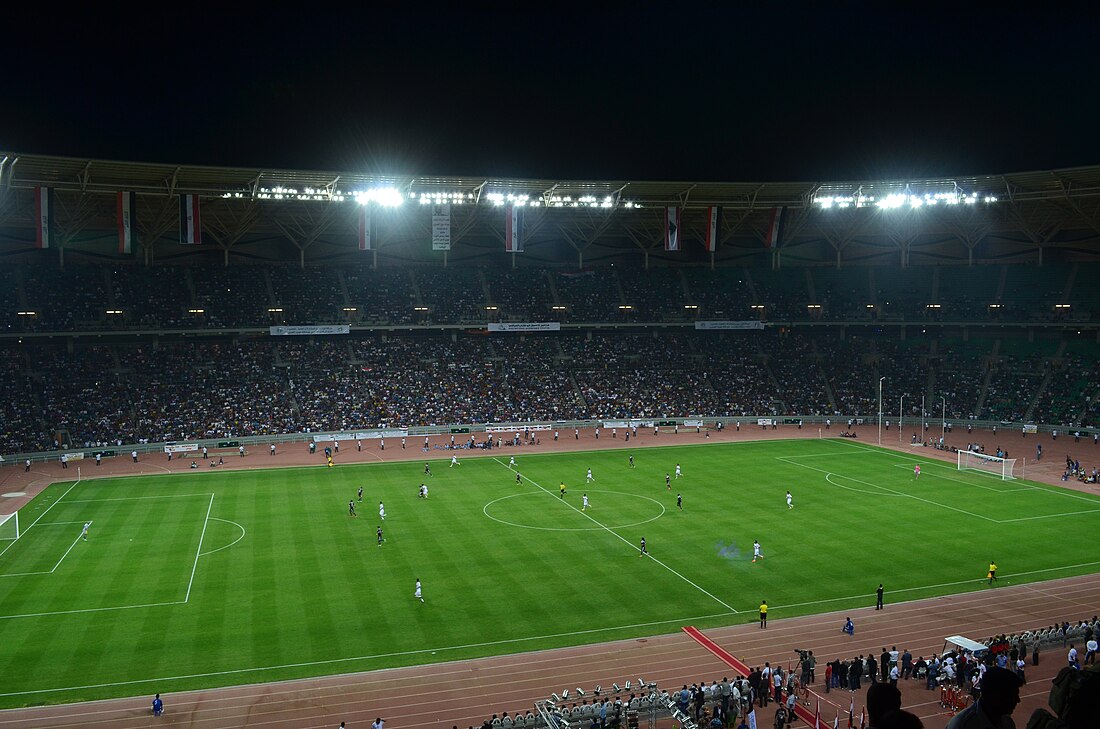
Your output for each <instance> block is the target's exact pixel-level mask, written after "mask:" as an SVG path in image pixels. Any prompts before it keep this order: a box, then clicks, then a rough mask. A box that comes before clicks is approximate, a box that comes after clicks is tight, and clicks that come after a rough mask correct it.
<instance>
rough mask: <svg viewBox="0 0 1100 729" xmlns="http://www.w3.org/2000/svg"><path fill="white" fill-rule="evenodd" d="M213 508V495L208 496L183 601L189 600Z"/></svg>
mask: <svg viewBox="0 0 1100 729" xmlns="http://www.w3.org/2000/svg"><path fill="white" fill-rule="evenodd" d="M213 508H214V494H210V503H209V504H208V505H207V507H206V518H205V519H203V520H202V534H200V535H199V546H198V548H197V549H196V550H195V563H194V564H193V565H191V579H189V580H188V581H187V594H186V595H184V596H183V601H184V602H187V601H188V600H190V599H191V585H193V584H194V583H195V570H196V569H198V566H199V557H201V556H202V540H203V538H204V537H205V536H206V526H207V525H208V524H209V523H210V510H211V509H213Z"/></svg>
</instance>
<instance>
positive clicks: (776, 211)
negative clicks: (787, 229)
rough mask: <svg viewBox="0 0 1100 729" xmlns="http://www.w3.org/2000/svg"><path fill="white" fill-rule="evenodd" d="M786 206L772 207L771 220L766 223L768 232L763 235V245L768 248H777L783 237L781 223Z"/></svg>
mask: <svg viewBox="0 0 1100 729" xmlns="http://www.w3.org/2000/svg"><path fill="white" fill-rule="evenodd" d="M786 213H787V208H772V217H771V221H770V222H769V223H768V232H767V235H766V236H765V237H764V245H765V246H767V247H768V248H778V247H779V244H780V243H781V242H782V237H783V223H784V220H783V219H784V218H785V217H786Z"/></svg>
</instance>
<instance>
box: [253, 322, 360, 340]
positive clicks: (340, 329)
mask: <svg viewBox="0 0 1100 729" xmlns="http://www.w3.org/2000/svg"><path fill="white" fill-rule="evenodd" d="M315 334H351V325H350V324H322V325H318V326H292V327H287V326H279V327H271V336H273V337H309V336H313V335H315Z"/></svg>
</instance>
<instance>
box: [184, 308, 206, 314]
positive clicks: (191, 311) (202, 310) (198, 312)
mask: <svg viewBox="0 0 1100 729" xmlns="http://www.w3.org/2000/svg"><path fill="white" fill-rule="evenodd" d="M187 313H188V314H205V313H206V309H188V310H187Z"/></svg>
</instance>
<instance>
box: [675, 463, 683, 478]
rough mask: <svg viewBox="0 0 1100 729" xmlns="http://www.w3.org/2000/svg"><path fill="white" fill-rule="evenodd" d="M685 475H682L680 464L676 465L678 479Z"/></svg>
mask: <svg viewBox="0 0 1100 729" xmlns="http://www.w3.org/2000/svg"><path fill="white" fill-rule="evenodd" d="M683 475H684V474H683V473H681V471H680V464H679V463H677V464H676V478H681V477H683Z"/></svg>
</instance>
